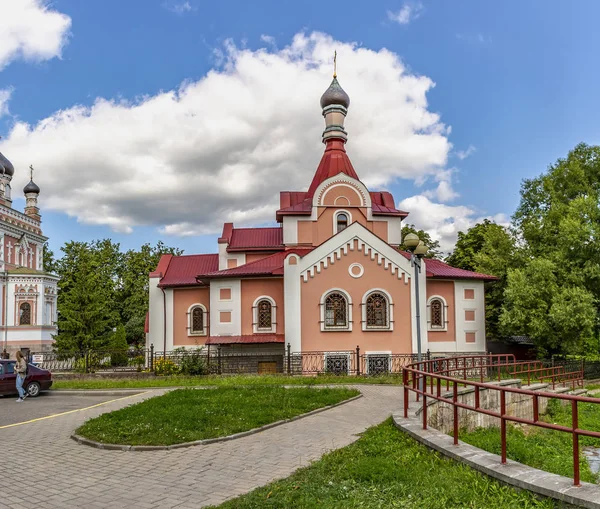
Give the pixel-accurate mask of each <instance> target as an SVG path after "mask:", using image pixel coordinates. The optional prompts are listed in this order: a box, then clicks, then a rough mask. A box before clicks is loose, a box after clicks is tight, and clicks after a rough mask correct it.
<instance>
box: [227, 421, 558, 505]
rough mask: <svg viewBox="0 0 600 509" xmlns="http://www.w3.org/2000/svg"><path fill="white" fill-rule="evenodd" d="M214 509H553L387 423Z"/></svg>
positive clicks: (550, 503) (549, 503) (546, 503)
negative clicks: (444, 456) (437, 451)
mask: <svg viewBox="0 0 600 509" xmlns="http://www.w3.org/2000/svg"><path fill="white" fill-rule="evenodd" d="M219 507H220V508H222V509H234V508H235V509H250V508H256V507H260V508H281V509H284V508H285V509H287V508H291V507H293V508H295V509H304V508H314V507H318V508H319V509H328V508H336V509H337V508H344V509H347V508H365V509H370V508H373V509H374V508H378V509H379V508H388V507H389V508H393V507H396V508H403V509H422V508H427V509H458V508H470V509H479V508H481V509H483V508H485V509H489V508H492V507H493V508H494V509H508V508H511V509H513V508H514V509H528V508H534V507H535V508H544V509H546V508H547V509H550V508H553V507H554V503H553V502H552V501H550V500H538V499H536V498H535V497H534V496H533V495H532V494H531V493H528V492H524V491H517V490H515V489H512V488H510V487H507V486H504V485H501V484H500V483H498V482H496V481H494V480H492V479H491V478H489V477H486V476H484V475H482V474H479V473H478V472H476V471H475V470H472V469H470V468H469V467H467V466H465V465H461V464H459V463H456V462H453V461H451V460H448V459H445V458H443V457H442V456H440V455H439V454H437V453H435V452H433V451H430V450H429V449H427V448H425V447H424V446H423V445H421V444H418V443H417V442H416V441H414V440H413V439H411V438H410V437H408V436H407V435H405V434H404V433H401V432H400V431H398V430H397V429H396V428H395V427H394V425H393V424H392V422H391V419H390V420H388V421H386V422H385V423H383V424H381V425H379V426H376V427H373V428H370V429H369V430H367V431H366V432H365V434H364V435H363V436H362V437H361V438H360V439H359V440H358V441H357V442H356V443H354V444H352V445H349V446H348V447H344V448H343V449H339V450H338V451H334V452H332V453H330V454H327V455H325V456H324V457H323V458H322V459H321V460H319V461H317V462H315V463H313V464H312V465H311V466H309V467H306V468H303V469H300V470H298V471H297V472H296V473H294V474H293V475H292V476H290V477H288V478H287V479H283V480H281V481H276V482H274V483H271V484H269V485H267V486H264V487H262V488H259V489H257V490H254V491H253V492H251V493H248V494H247V495H242V496H241V497H238V498H235V499H233V500H231V501H229V502H226V503H224V504H222V505H221V506H219Z"/></svg>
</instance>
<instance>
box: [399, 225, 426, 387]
mask: <svg viewBox="0 0 600 509" xmlns="http://www.w3.org/2000/svg"><path fill="white" fill-rule="evenodd" d="M404 245H405V246H406V249H408V250H409V251H410V265H411V267H414V268H415V277H414V279H415V299H416V302H415V309H416V310H417V313H416V314H417V362H418V364H419V369H422V366H421V361H422V358H423V355H422V347H421V299H420V297H419V274H421V258H423V256H424V255H425V254H426V253H427V246H426V245H425V243H424V242H423V241H421V239H419V237H418V236H417V235H415V234H414V233H409V234H408V235H406V237H404ZM419 389H420V390H421V391H423V377H421V378H419Z"/></svg>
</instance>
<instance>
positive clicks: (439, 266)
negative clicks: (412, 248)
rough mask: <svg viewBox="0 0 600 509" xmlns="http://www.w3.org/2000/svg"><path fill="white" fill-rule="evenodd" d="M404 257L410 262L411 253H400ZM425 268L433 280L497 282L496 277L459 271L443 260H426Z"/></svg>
mask: <svg viewBox="0 0 600 509" xmlns="http://www.w3.org/2000/svg"><path fill="white" fill-rule="evenodd" d="M400 253H401V254H402V256H404V257H405V258H407V259H409V260H410V253H408V252H406V251H400ZM425 266H426V267H427V277H431V278H446V279H483V280H485V281H495V280H496V279H498V278H497V277H496V276H491V275H489V274H482V273H481V272H472V271H470V270H464V269H457V268H456V267H452V266H451V265H448V264H447V263H444V262H443V261H441V260H435V259H433V258H425Z"/></svg>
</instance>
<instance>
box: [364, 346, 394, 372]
mask: <svg viewBox="0 0 600 509" xmlns="http://www.w3.org/2000/svg"><path fill="white" fill-rule="evenodd" d="M365 355H366V357H365V361H366V362H365V374H366V375H369V374H370V373H369V357H387V358H388V371H387V372H388V373H391V372H392V351H391V350H385V351H382V352H365Z"/></svg>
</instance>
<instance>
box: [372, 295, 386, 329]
mask: <svg viewBox="0 0 600 509" xmlns="http://www.w3.org/2000/svg"><path fill="white" fill-rule="evenodd" d="M388 317H389V304H388V300H387V298H386V296H385V295H383V294H382V293H379V292H374V293H372V294H371V295H369V296H368V297H367V328H380V327H388V326H389V319H388Z"/></svg>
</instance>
